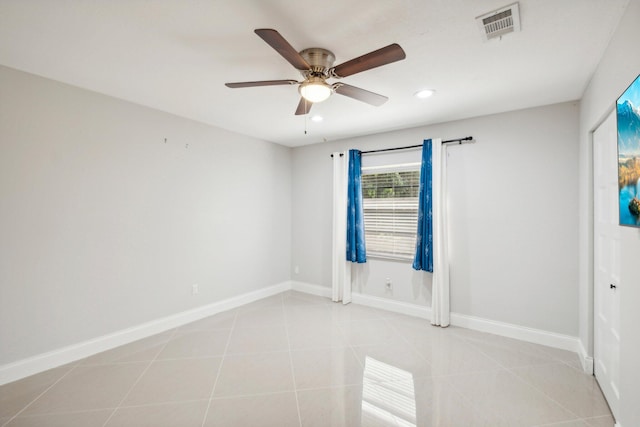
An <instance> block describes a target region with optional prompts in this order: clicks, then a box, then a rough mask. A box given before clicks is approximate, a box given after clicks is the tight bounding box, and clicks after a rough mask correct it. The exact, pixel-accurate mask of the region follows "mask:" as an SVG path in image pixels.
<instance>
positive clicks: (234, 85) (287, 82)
mask: <svg viewBox="0 0 640 427" xmlns="http://www.w3.org/2000/svg"><path fill="white" fill-rule="evenodd" d="M295 84H298V82H297V81H295V80H263V81H259V82H237V83H225V84H224V85H225V86H226V87H230V88H233V89H237V88H241V87H256V86H279V85H295Z"/></svg>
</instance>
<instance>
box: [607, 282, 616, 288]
mask: <svg viewBox="0 0 640 427" xmlns="http://www.w3.org/2000/svg"><path fill="white" fill-rule="evenodd" d="M616 288H617V286H616V285H614V284H613V283H611V284H610V285H609V289H616Z"/></svg>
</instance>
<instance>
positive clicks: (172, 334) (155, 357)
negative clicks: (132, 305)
mask: <svg viewBox="0 0 640 427" xmlns="http://www.w3.org/2000/svg"><path fill="white" fill-rule="evenodd" d="M178 329H179V328H175V329H174V330H173V332H172V333H171V336H170V337H169V338H168V339H167V341H166V342H165V343H164V344H163V345H162V347H161V348H160V349H159V350H158V352H157V353H156V355H155V356H154V357H153V359H151V360H150V361H149V363H148V364H147V366H146V367H145V368H144V370H143V371H142V373H141V374H140V375H138V378H137V379H136V380H135V382H134V383H133V384H132V385H131V387H129V391H127V393H126V394H125V395H124V396H123V397H122V399H120V402H119V403H118V404H117V405H116V407H115V408H114V409H113V412H111V415H109V418H107V419H106V421H105V422H104V423H103V424H102V427H106V425H107V424H109V421H111V418H113V416H114V415H115V413H116V412H117V411H118V409H119V408H120V407H121V406H122V404H123V403H124V401H125V400H126V399H127V397H129V395H130V394H131V392H132V391H133V389H134V387H135V386H136V385H137V384H138V383H139V382H140V380H141V379H142V377H143V376H144V374H145V373H146V372H147V371H148V370H149V368H150V367H151V365H152V364H153V362H155V361H156V360H157V359H158V356H159V355H160V353H162V350H164V349H165V347H166V346H167V344H169V342H170V341H171V340H172V339H173V337H175V336H176V333H177V332H178Z"/></svg>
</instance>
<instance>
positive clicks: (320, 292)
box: [291, 280, 331, 298]
mask: <svg viewBox="0 0 640 427" xmlns="http://www.w3.org/2000/svg"><path fill="white" fill-rule="evenodd" d="M291 289H293V290H294V291H298V292H304V293H305V294H310V295H316V296H319V297H326V298H331V288H327V287H326V286H320V285H313V284H311V283H305V282H297V281H295V280H294V281H292V282H291Z"/></svg>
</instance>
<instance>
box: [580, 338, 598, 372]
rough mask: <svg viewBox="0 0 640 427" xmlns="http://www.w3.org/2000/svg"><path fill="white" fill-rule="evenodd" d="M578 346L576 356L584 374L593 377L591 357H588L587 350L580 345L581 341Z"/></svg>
mask: <svg viewBox="0 0 640 427" xmlns="http://www.w3.org/2000/svg"><path fill="white" fill-rule="evenodd" d="M578 344H579V345H578V356H580V362H581V363H582V369H583V370H584V372H585V374H589V375H593V374H594V370H593V369H594V366H593V357H591V356H589V353H587V350H586V349H585V348H584V344H583V343H582V341H580V342H579V343H578Z"/></svg>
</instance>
